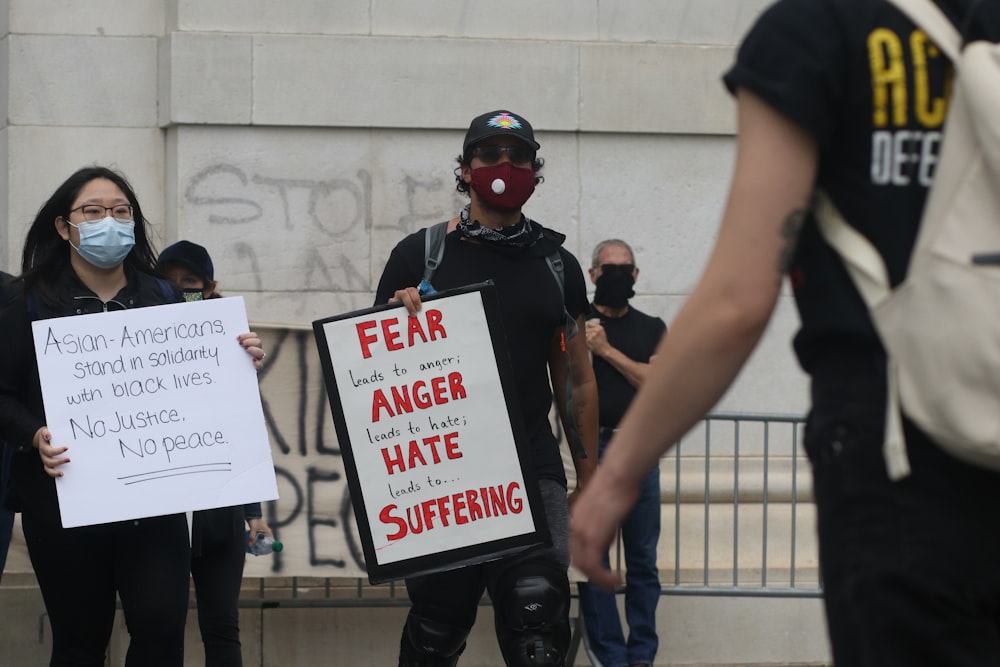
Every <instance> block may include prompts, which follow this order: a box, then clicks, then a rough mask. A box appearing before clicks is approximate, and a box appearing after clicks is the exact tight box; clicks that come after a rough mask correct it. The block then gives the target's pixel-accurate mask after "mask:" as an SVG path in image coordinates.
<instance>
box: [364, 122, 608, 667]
mask: <svg viewBox="0 0 1000 667" xmlns="http://www.w3.org/2000/svg"><path fill="white" fill-rule="evenodd" d="M538 148H539V144H538V142H537V141H535V136H534V132H533V130H532V127H531V124H530V123H528V121H527V120H525V119H524V118H523V117H521V116H519V115H517V114H515V113H512V112H510V111H505V110H498V111H491V112H489V113H486V114H483V115H481V116H478V117H477V118H475V119H474V120H473V121H472V123H471V125H470V126H469V130H468V132H467V133H466V135H465V141H464V143H463V144H462V154H461V155H460V156H459V157H458V167H457V168H456V170H455V177H456V183H457V186H456V187H457V189H458V191H459V192H462V193H464V194H468V195H469V198H470V202H469V204H468V205H467V206H466V207H465V208H464V209H463V210H462V211H461V212H460V213H459V215H457V216H456V217H455V218H453V219H452V220H450V221H449V222H448V223H447V232H448V233H447V236H445V239H444V254H443V257H442V261H441V262H440V265H439V266H438V267H437V269H436V270H435V271H434V274H433V277H432V278H431V279H430V280H429V281H427V280H425V279H422V277H423V276H424V269H425V245H424V244H425V238H426V237H427V233H428V230H426V229H422V230H419V231H417V232H415V233H413V234H411V235H410V236H408V237H406V238H405V239H403V240H402V241H400V243H399V244H398V245H397V246H396V247H395V249H393V251H392V254H391V255H390V257H389V260H388V262H387V263H386V266H385V269H384V271H383V273H382V278H381V280H380V281H379V286H378V292H377V294H376V297H375V303H376V304H381V303H387V302H390V301H400V302H402V303H403V304H404V305H405V306H406V308H407V310H408V311H409V312H410V314H414V313H416V312H417V311H419V310H420V309H421V299H420V295H421V290H420V289H418V285H421V286H422V287H423V288H424V292H423V293H424V294H427V293H429V292H430V291H431V290H434V291H437V290H443V289H448V288H455V287H461V286H464V285H469V284H473V283H480V282H484V281H487V280H491V281H493V283H494V285H495V286H496V289H497V292H498V294H499V296H500V308H501V317H502V320H503V322H504V329H505V332H506V340H507V347H508V350H509V354H510V361H511V366H512V367H513V370H514V376H515V384H516V395H517V397H518V400H519V404H520V412H521V416H522V418H523V420H524V427H525V432H526V433H527V435H528V439H529V442H530V447H531V453H532V464H533V466H534V470H535V474H536V477H537V479H538V484H539V491H540V495H541V498H542V500H543V504H544V509H545V514H546V518H547V521H548V525H549V530H550V533H551V535H552V545H551V546H544V547H535V548H532V549H529V550H527V551H523V552H520V553H517V554H515V555H512V556H507V557H504V558H500V559H498V560H494V561H490V562H487V563H480V564H475V565H470V566H466V567H460V568H455V569H451V570H448V571H445V572H439V573H435V574H430V575H425V576H418V577H412V578H409V579H407V580H406V589H407V592H408V594H409V596H410V601H411V603H412V606H411V608H410V612H409V615H408V617H407V619H406V624H405V626H404V628H403V633H402V637H401V640H400V655H399V665H401V666H405V667H418V666H419V667H437V666H452V665H456V664H457V663H458V659H459V656H460V655H461V653H462V651H463V650H464V649H465V642H466V638H467V637H468V634H469V632H470V630H471V629H472V626H473V623H474V622H475V618H476V609H477V606H478V604H479V600H480V598H481V597H482V594H483V592H484V590H485V591H488V592H489V595H490V600H491V601H492V604H493V610H494V618H495V625H496V633H497V640H498V643H499V645H500V650H501V652H502V654H503V657H504V661H505V662H506V664H508V665H516V666H521V665H525V666H526V665H536V666H541V665H552V666H560V665H563V664H564V661H565V656H566V652H567V650H568V648H569V642H570V628H569V599H570V590H569V581H568V578H567V567H568V565H569V553H568V549H567V540H566V538H567V526H568V524H567V521H568V505H567V496H566V476H565V472H564V470H563V464H562V458H561V456H560V454H559V442H558V440H557V439H556V437H555V435H554V434H553V433H552V428H551V425H550V423H549V419H548V416H549V412H550V410H551V407H552V402H553V390H552V388H550V384H549V377H550V376H551V378H552V387H553V388H554V393H555V398H556V405H557V407H558V409H559V413H560V417H561V418H562V423H563V426H564V429H565V430H566V432H567V433H570V432H574V433H575V432H576V431H575V429H573V426H574V425H575V426H576V427H577V428H578V429H579V435H580V441H581V442H582V451H581V449H579V448H577V449H574V451H573V457H574V464H575V467H576V472H577V491H579V490H580V489H581V488H583V486H585V485H586V483H587V480H588V479H589V478H590V476H591V475H592V474H593V470H594V466H595V463H596V460H597V385H596V383H595V381H594V372H593V368H592V367H591V365H590V359H589V357H588V353H587V344H586V341H585V340H584V336H582V335H578V336H566V333H565V329H566V327H567V326H569V325H572V324H573V323H576V324H577V325H578V327H579V330H580V331H583V329H584V318H585V316H586V314H587V311H588V302H587V291H586V284H585V282H584V277H583V271H582V269H581V268H580V264H579V262H578V261H577V260H576V258H575V257H573V255H572V254H570V253H569V252H568V251H567V250H566V249H564V248H563V247H562V244H563V241H564V240H565V236H564V235H562V234H559V233H558V232H554V231H552V230H549V229H546V228H544V227H542V226H541V225H540V224H538V223H537V222H535V221H534V220H531V219H530V218H528V217H526V216H525V215H524V214H523V213H522V212H521V207H522V206H523V205H524V203H525V202H526V201H527V200H528V198H529V197H530V196H531V194H532V192H534V189H535V186H536V185H537V184H538V183H540V182H541V180H542V179H541V176H540V175H539V170H540V169H541V168H542V160H540V159H539V158H537V157H536V151H537V150H538ZM553 255H557V256H558V258H559V259H560V260H561V262H562V264H563V265H564V278H563V286H562V290H561V289H560V284H559V282H558V281H557V279H556V278H554V276H553V271H552V270H550V268H549V266H548V261H549V259H550V258H551V257H552V256H553ZM425 283H429V284H425ZM567 364H568V366H567ZM568 368H569V369H570V370H571V373H568V372H567V369H568ZM570 388H571V389H572V392H571V394H572V405H569V402H568V401H567V400H566V399H567V394H568V393H569V389H570ZM481 446H484V447H488V446H489V443H481ZM575 493H576V491H574V494H575Z"/></svg>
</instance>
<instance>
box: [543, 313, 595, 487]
mask: <svg viewBox="0 0 1000 667" xmlns="http://www.w3.org/2000/svg"><path fill="white" fill-rule="evenodd" d="M584 324H585V323H584V319H583V316H582V315H581V316H580V317H579V318H578V319H577V326H578V327H579V331H580V332H582V331H583V327H584ZM560 339H561V335H559V334H557V335H556V336H555V337H554V339H553V341H552V348H551V351H550V352H549V376H550V378H551V380H552V389H553V394H554V398H555V402H556V409H557V410H558V412H559V418H560V420H561V421H562V425H563V432H565V433H568V432H569V429H568V428H567V415H566V361H567V357H568V358H569V363H570V364H571V367H572V369H573V373H572V375H573V406H572V409H573V420H574V422H575V423H576V428H577V430H578V431H579V433H580V440H581V442H582V443H583V448H584V450H585V451H586V453H587V457H586V458H583V457H581V456H580V452H578V451H577V450H576V448H575V447H572V445H571V449H572V454H573V466H574V467H575V468H576V489H575V490H574V491H573V493H572V494H571V496H570V500H571V502H575V500H576V497H577V495H579V492H580V491H582V490H583V489H584V488H585V487H586V485H587V484H588V483H589V482H590V480H591V478H592V477H593V475H594V470H595V469H596V468H597V430H598V429H597V381H596V380H595V379H594V367H593V366H591V364H590V357H589V355H588V354H587V341H586V340H584V336H583V335H582V333H578V334H577V335H576V336H574V337H573V338H571V339H570V340H569V341H567V342H566V352H563V350H562V343H561V340H560ZM567 352H568V354H567Z"/></svg>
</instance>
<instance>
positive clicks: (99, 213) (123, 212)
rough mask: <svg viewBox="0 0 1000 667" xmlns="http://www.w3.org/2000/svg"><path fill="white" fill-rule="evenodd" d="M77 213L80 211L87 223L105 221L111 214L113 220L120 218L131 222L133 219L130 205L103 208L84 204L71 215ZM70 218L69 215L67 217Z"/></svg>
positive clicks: (71, 211) (73, 210) (72, 211)
mask: <svg viewBox="0 0 1000 667" xmlns="http://www.w3.org/2000/svg"><path fill="white" fill-rule="evenodd" d="M76 211H79V212H80V214H81V215H83V219H84V220H86V221H87V222H97V221H98V220H103V219H104V218H105V217H106V216H107V215H108V214H109V213H110V215H111V217H112V218H118V219H119V220H131V219H132V207H131V206H130V205H129V204H115V205H114V206H101V205H100V204H84V205H83V206H77V207H76V208H74V209H71V210H70V212H69V214H70V215H72V214H73V213H75V212H76ZM67 217H69V215H67Z"/></svg>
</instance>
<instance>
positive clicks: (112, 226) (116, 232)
mask: <svg viewBox="0 0 1000 667" xmlns="http://www.w3.org/2000/svg"><path fill="white" fill-rule="evenodd" d="M67 222H69V221H67ZM69 224H70V225H73V226H74V227H76V228H77V229H79V230H80V247H79V248H77V247H76V246H73V247H74V248H76V251H77V252H78V253H80V257H83V258H84V259H85V260H87V262H89V263H90V264H93V265H94V266H96V267H98V268H101V269H111V268H114V267H116V266H118V265H119V264H121V263H122V261H123V260H124V259H125V257H126V256H127V255H128V254H129V251H131V250H132V247H133V246H134V245H135V222H134V221H132V220H119V219H117V218H112V217H111V216H108V217H106V218H104V219H103V220H96V221H94V222H82V223H79V224H74V223H72V222H69ZM70 245H73V244H72V242H71V243H70Z"/></svg>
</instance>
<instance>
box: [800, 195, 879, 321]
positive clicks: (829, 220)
mask: <svg viewBox="0 0 1000 667" xmlns="http://www.w3.org/2000/svg"><path fill="white" fill-rule="evenodd" d="M813 213H815V214H816V223H817V224H818V225H819V231H820V232H821V233H822V234H823V238H824V239H826V242H827V243H829V244H830V245H831V246H833V249H834V250H836V251H837V254H838V255H840V257H841V259H843V260H844V265H845V266H846V267H847V272H848V273H849V274H851V280H852V281H853V282H854V285H855V287H857V288H858V291H859V292H861V298H863V299H864V300H865V305H866V306H868V310H872V309H873V308H875V306H877V305H878V304H880V303H882V301H883V300H885V298H886V297H887V296H889V291H890V290H889V272H888V271H887V270H886V268H885V262H884V261H882V256H881V255H880V254H878V250H876V249H875V246H873V245H872V244H871V241H869V240H868V239H866V238H865V237H864V236H863V235H862V234H861V232H859V231H858V230H856V229H855V228H854V227H851V226H850V225H849V224H848V223H847V221H846V220H844V216H842V215H841V214H840V211H838V210H837V207H836V206H834V205H833V202H832V201H830V197H829V196H828V195H827V194H826V193H825V192H823V191H822V190H817V191H816V196H815V200H814V201H813Z"/></svg>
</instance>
